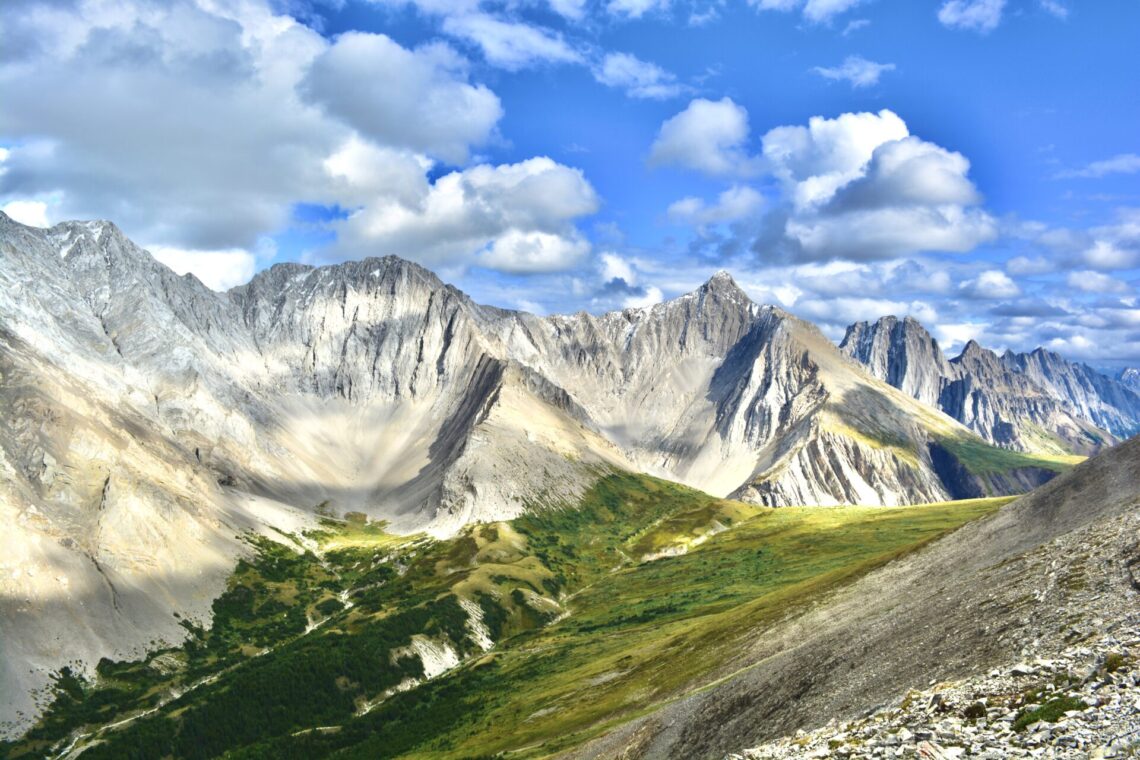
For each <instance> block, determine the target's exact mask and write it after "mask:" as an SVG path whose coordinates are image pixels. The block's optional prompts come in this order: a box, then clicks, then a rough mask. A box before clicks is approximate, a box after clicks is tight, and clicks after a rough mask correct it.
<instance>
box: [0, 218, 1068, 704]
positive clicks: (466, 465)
mask: <svg viewBox="0 0 1140 760" xmlns="http://www.w3.org/2000/svg"><path fill="white" fill-rule="evenodd" d="M1041 371H1042V372H1045V371H1047V370H1045V369H1042V370H1041ZM896 374H897V373H896ZM906 374H907V373H906V372H903V375H906ZM916 382H917V381H916ZM918 384H919V385H923V386H924V387H925V384H927V381H926V380H922V381H921V382H919V383H918ZM0 397H2V399H3V404H4V406H5V409H6V410H10V411H9V413H7V414H5V415H4V416H3V418H2V419H0V510H2V513H0V520H3V524H4V525H5V531H4V532H3V536H2V538H0V549H2V551H0V641H2V642H3V643H2V644H0V646H2V647H3V651H2V652H0V662H2V663H3V667H4V670H3V677H2V680H0V687H2V688H0V693H2V694H3V704H2V705H0V719H3V720H5V721H11V725H13V726H20V725H26V723H27V721H28V719H29V716H31V715H33V714H34V713H35V711H36V710H37V709H38V708H37V706H36V705H35V703H34V700H33V699H32V697H31V694H32V693H33V692H34V690H35V689H37V688H38V687H41V686H42V685H43V684H44V683H45V682H46V678H47V676H46V673H47V672H49V671H50V670H53V669H55V668H58V667H59V666H60V665H62V664H63V663H64V662H68V661H80V662H82V663H85V664H87V665H90V664H91V663H94V662H95V661H97V660H98V658H99V657H102V656H111V657H125V656H128V655H131V654H137V653H138V652H139V651H140V650H141V649H142V648H143V647H145V646H146V645H147V644H148V643H150V642H151V641H152V640H155V639H164V640H168V641H173V640H178V639H180V638H181V636H182V635H183V633H184V631H183V628H182V626H181V624H180V623H179V618H177V617H176V616H175V613H177V614H178V615H180V616H182V617H183V618H189V619H192V620H202V619H204V617H205V616H207V615H208V610H209V605H210V601H211V600H212V599H213V598H214V597H215V596H216V595H217V594H218V593H219V592H220V590H221V589H222V587H223V584H224V579H225V577H226V575H227V574H228V573H229V571H230V570H231V569H232V567H233V563H234V559H235V557H236V556H237V555H239V554H240V553H241V552H242V551H244V549H243V546H242V544H241V542H240V540H238V538H237V536H238V535H239V534H241V533H242V532H244V531H247V530H260V531H264V532H272V531H273V530H274V529H279V530H285V531H289V532H293V531H296V530H298V529H299V528H301V527H304V526H305V525H307V524H309V522H310V521H311V519H312V514H313V511H314V508H315V507H317V506H318V505H321V506H322V507H323V508H324V509H325V510H328V509H332V510H334V511H336V512H339V513H342V514H343V513H345V512H349V511H356V512H363V513H366V514H367V515H369V516H370V517H372V518H375V519H383V520H387V521H389V523H390V525H391V527H392V528H393V529H394V530H397V531H401V532H413V531H420V530H426V531H429V532H432V533H434V534H437V535H449V534H452V533H454V532H455V531H456V530H458V529H459V528H460V527H461V526H463V525H464V524H467V523H469V522H474V521H486V520H497V519H507V518H511V517H515V516H517V515H519V514H521V513H523V512H524V511H526V510H529V509H531V508H534V507H543V506H567V505H572V504H574V503H576V501H577V499H578V498H579V497H580V496H581V495H582V494H583V493H584V492H585V490H586V489H588V488H589V487H590V486H591V485H592V484H593V483H595V482H596V481H597V480H598V478H599V477H600V476H601V475H603V474H605V473H607V472H611V471H614V470H633V471H644V472H649V473H652V474H656V475H660V476H663V477H666V478H670V479H673V480H677V481H681V482H683V483H686V484H688V485H692V486H695V487H697V488H700V489H703V490H706V491H709V492H711V493H713V494H716V495H733V496H735V497H737V498H741V499H743V500H746V501H751V502H754V503H760V504H766V505H788V504H841V503H856V504H868V505H879V504H902V503H913V502H929V501H939V500H943V499H946V498H949V497H950V496H952V495H955V494H960V493H966V494H975V493H1006V492H1011V491H1020V490H1025V489H1026V488H1029V487H1031V486H1033V485H1035V484H1036V483H1039V482H1041V481H1042V480H1044V479H1046V478H1048V477H1050V476H1051V475H1052V474H1053V471H1054V470H1055V469H1056V467H1055V466H1053V467H1050V466H1049V463H1047V462H1046V463H1041V462H1037V461H1035V460H1032V459H1029V458H1024V457H1023V458H1020V459H1017V458H1014V459H1009V458H1008V457H1007V458H1001V457H999V458H997V459H994V458H993V450H992V449H990V448H989V447H987V446H986V445H985V444H984V443H983V441H982V440H981V439H979V438H977V437H976V436H975V435H974V434H972V433H970V432H969V431H968V430H967V429H966V428H965V427H963V426H962V425H960V424H958V423H957V422H955V421H954V420H952V419H950V418H949V417H947V416H946V415H943V414H941V413H940V412H938V411H937V410H935V409H933V408H931V407H929V406H927V405H925V404H922V403H920V402H919V401H916V400H915V399H914V398H912V396H911V395H910V394H909V393H904V392H902V391H900V390H897V389H896V388H894V387H891V385H890V384H888V383H887V382H883V381H882V380H880V379H877V378H876V377H874V376H873V375H872V374H871V373H869V372H867V371H865V370H864V369H863V368H862V367H861V366H860V365H858V364H856V363H855V362H852V361H850V360H849V359H848V358H847V357H845V356H843V355H842V354H841V353H840V352H839V351H838V350H837V349H836V347H835V346H834V345H833V344H832V343H830V342H829V341H828V340H827V339H826V338H825V337H824V336H823V335H822V334H821V333H820V332H819V331H818V330H817V329H816V328H815V327H813V326H812V325H810V324H807V323H805V322H802V321H800V320H798V319H796V318H794V317H792V316H790V315H788V314H786V313H784V312H782V311H780V310H779V309H776V308H773V307H768V306H759V305H757V304H754V303H752V302H751V301H750V300H749V299H748V297H747V296H746V295H745V294H744V293H743V292H742V291H741V290H740V289H739V288H738V287H737V286H736V284H735V283H734V282H733V281H732V278H731V277H729V276H728V275H727V274H723V273H722V274H718V275H716V276H714V277H713V278H712V279H711V280H709V281H708V282H707V283H706V284H704V285H703V286H701V287H700V288H698V289H697V290H696V291H694V292H692V293H690V294H688V295H685V296H682V297H680V298H678V299H675V300H673V301H670V302H667V303H663V304H658V305H656V306H653V307H651V308H645V309H630V310H626V311H622V312H614V313H610V314H605V315H602V316H591V315H588V314H584V313H583V314H576V315H572V316H555V317H550V318H539V317H535V316H532V315H529V314H524V313H515V312H509V311H503V310H500V309H494V308H489V307H484V306H480V305H478V304H475V303H474V302H472V301H471V300H470V299H469V298H468V297H467V296H465V295H464V294H463V293H461V292H459V291H458V290H456V289H454V288H452V287H450V286H447V285H445V284H443V283H442V282H441V281H440V280H439V279H438V278H436V277H435V276H434V275H433V274H432V273H430V272H428V271H427V270H425V269H423V268H421V267H419V266H416V265H414V264H411V263H409V262H407V261H404V260H401V259H398V258H394V257H388V258H384V259H367V260H364V261H359V262H348V263H345V264H341V265H337V266H329V267H322V268H314V267H309V266H302V265H297V264H283V265H278V266H274V267H272V268H271V269H269V270H267V271H264V272H262V273H260V274H258V275H257V276H256V277H255V278H254V279H253V281H252V282H250V283H249V284H247V285H245V286H242V287H240V288H235V289H234V290H231V291H229V292H228V293H215V292H213V291H211V290H209V289H208V288H206V287H205V286H203V285H202V284H201V283H200V282H199V281H198V280H196V279H195V278H193V277H192V276H185V277H179V276H177V275H175V274H174V273H172V272H171V271H170V270H169V269H167V268H166V267H165V266H163V265H161V264H159V263H157V262H156V261H155V260H154V259H153V258H152V257H151V256H150V255H149V254H148V253H147V252H146V251H144V250H142V249H140V248H138V247H137V246H135V245H134V244H133V243H132V242H131V241H130V240H128V239H127V238H126V237H125V236H124V235H123V234H122V233H121V232H120V231H119V230H118V229H117V228H116V227H115V226H114V225H112V224H110V223H107V222H69V223H64V224H60V225H57V226H55V227H53V228H51V229H48V230H41V229H36V228H30V227H25V226H23V225H20V224H17V223H15V222H13V221H12V220H10V219H8V218H7V217H5V216H3V215H2V214H0ZM998 453H999V454H1001V453H1004V452H998ZM1042 464H1044V466H1041V465H1042Z"/></svg>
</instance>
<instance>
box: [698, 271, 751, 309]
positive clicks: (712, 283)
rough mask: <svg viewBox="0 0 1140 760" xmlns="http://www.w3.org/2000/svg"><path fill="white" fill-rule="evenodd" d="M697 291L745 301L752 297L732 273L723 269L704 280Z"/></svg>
mask: <svg viewBox="0 0 1140 760" xmlns="http://www.w3.org/2000/svg"><path fill="white" fill-rule="evenodd" d="M697 292H698V293H714V294H716V295H718V296H720V297H722V298H732V299H735V300H741V301H745V302H747V303H751V302H752V299H751V298H749V297H748V294H747V293H745V292H744V289H743V288H741V287H740V286H739V285H738V284H737V283H736V280H734V279H733V277H732V275H731V274H729V273H728V272H727V271H725V270H724V269H721V270H719V271H718V272H716V273H715V274H714V275H713V276H712V277H710V278H709V279H708V280H706V281H705V283H704V284H703V285H701V286H700V288H698V289H697Z"/></svg>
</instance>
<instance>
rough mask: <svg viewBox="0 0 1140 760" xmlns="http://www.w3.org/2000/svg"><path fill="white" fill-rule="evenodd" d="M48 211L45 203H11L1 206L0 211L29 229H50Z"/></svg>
mask: <svg viewBox="0 0 1140 760" xmlns="http://www.w3.org/2000/svg"><path fill="white" fill-rule="evenodd" d="M47 209H48V204H47V203H46V202H44V201H10V202H8V203H5V204H4V205H3V206H0V211H3V212H4V213H5V214H7V215H8V216H10V217H12V218H13V219H15V220H16V221H17V222H19V223H20V224H26V225H28V226H29V227H50V226H51V223H50V222H49V221H48V213H47Z"/></svg>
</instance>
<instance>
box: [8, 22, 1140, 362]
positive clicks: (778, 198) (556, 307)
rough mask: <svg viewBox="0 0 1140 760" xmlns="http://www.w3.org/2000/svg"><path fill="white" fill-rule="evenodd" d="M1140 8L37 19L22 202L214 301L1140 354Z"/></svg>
mask: <svg viewBox="0 0 1140 760" xmlns="http://www.w3.org/2000/svg"><path fill="white" fill-rule="evenodd" d="M1138 38H1140V3H1136V2H1131V1H1129V2H1125V1H1124V0H1119V1H1118V2H1096V3H1080V4H1078V3H1076V2H1075V1H1074V0H1004V1H1003V0H930V1H929V2H928V1H926V0H907V1H906V2H903V1H902V0H897V1H892V0H864V1H862V2H860V1H859V0H751V1H750V2H745V1H744V0H741V1H740V2H731V1H730V0H724V1H723V2H717V1H713V2H706V1H703V0H702V1H700V2H688V1H687V0H600V1H594V0H510V1H509V2H489V1H484V0H446V1H445V0H413V1H411V2H404V1H403V0H380V1H368V0H344V1H343V2H316V3H312V2H302V0H278V1H277V2H271V1H270V0H241V1H240V2H213V1H208V0H198V1H197V2H192V1H191V0H180V1H177V2H149V1H148V0H117V1H116V2H109V1H108V0H39V1H38V2H30V1H28V0H8V1H7V2H5V3H4V5H3V6H2V7H0V207H2V208H4V209H5V210H6V211H7V212H8V213H9V214H11V215H13V216H14V217H16V218H18V219H20V220H22V221H25V222H27V223H33V224H39V225H45V224H51V223H54V222H57V221H61V220H63V219H69V218H89V217H100V218H110V219H112V220H114V221H116V222H117V223H118V224H119V225H120V226H121V227H123V229H124V230H125V231H126V232H127V233H128V234H129V235H131V236H132V237H134V238H135V239H136V240H138V241H139V242H140V243H142V244H143V245H145V246H147V247H148V248H150V249H151V250H152V251H153V252H154V253H155V254H156V255H157V256H158V257H159V258H160V259H162V260H163V261H165V262H167V263H168V264H170V265H171V266H172V267H174V268H175V269H176V270H178V271H192V272H194V273H195V274H196V275H198V276H199V277H200V278H201V279H202V280H203V281H204V282H206V283H207V284H210V285H211V286H213V287H217V288H225V287H229V286H232V285H234V284H238V283H240V282H243V281H245V280H246V279H248V277H249V276H251V275H252V273H253V272H254V271H256V270H258V269H260V268H263V267H265V266H268V265H270V264H272V263H274V262H276V261H282V260H301V261H307V262H311V263H326V262H334V261H338V260H344V259H347V258H359V257H362V256H368V255H384V254H389V253H393V254H398V255H401V256H404V257H406V258H410V259H413V260H416V261H419V262H421V263H423V264H425V265H426V266H428V267H430V268H432V269H433V270H435V271H437V272H438V273H440V275H441V276H443V277H444V278H445V279H446V280H448V281H450V282H453V283H455V284H456V285H458V286H459V287H461V288H463V289H464V290H466V291H468V292H469V293H471V294H472V295H473V296H474V297H476V298H477V299H478V300H480V301H483V302H487V303H493V304H496V305H499V306H504V307H510V308H525V309H528V310H531V311H536V312H557V311H572V310H577V309H587V310H590V311H594V312H598V311H602V310H606V309H612V308H622V307H632V306H641V305H647V304H650V303H653V302H655V301H657V300H660V299H662V298H669V297H672V296H675V295H677V294H679V293H682V292H685V291H687V290H689V289H691V288H692V287H694V286H696V285H697V284H699V283H700V282H701V281H703V280H704V279H705V278H707V277H708V276H709V275H710V274H711V273H712V272H714V271H716V270H717V269H721V268H725V269H728V270H729V271H730V272H732V273H733V275H734V276H735V277H736V278H737V280H738V281H739V282H740V283H741V285H742V286H743V287H744V288H745V289H746V290H747V291H749V293H750V294H752V296H753V297H754V298H755V299H756V300H758V301H763V302H771V303H776V304H778V305H781V306H783V307H784V308H787V309H788V310H790V311H792V312H793V313H796V314H799V315H801V316H803V317H805V318H808V319H811V320H812V321H814V322H816V323H817V324H819V325H820V326H821V327H822V328H823V329H824V330H825V332H827V333H828V334H829V335H831V336H832V337H833V338H838V337H840V336H841V335H842V332H843V329H844V327H845V326H846V325H847V324H849V323H850V322H852V321H855V320H858V319H874V318H876V317H878V316H880V315H883V314H887V313H895V314H900V315H901V314H912V315H913V316H915V317H917V318H919V319H920V320H921V321H923V322H924V323H925V324H927V326H928V327H929V328H930V329H931V331H932V332H934V334H935V335H936V336H937V337H938V338H939V339H940V340H941V341H942V343H943V344H944V345H945V346H946V347H947V348H948V349H949V350H950V351H951V352H953V351H954V350H955V349H956V348H958V347H960V346H961V345H962V344H963V343H964V341H966V340H968V339H970V338H977V339H979V340H980V341H981V342H982V343H984V344H986V345H989V346H992V347H994V348H999V349H1004V348H1013V349H1015V350H1027V349H1031V348H1034V347H1036V346H1038V345H1044V346H1046V347H1048V348H1052V349H1054V350H1058V351H1060V352H1062V353H1064V354H1066V355H1069V356H1071V357H1073V358H1080V359H1085V360H1087V361H1090V362H1092V363H1094V364H1096V365H1098V366H1104V367H1115V366H1121V365H1125V364H1140V302H1138V300H1137V295H1138V294H1137V282H1138V279H1140V268H1138V267H1140V144H1138V142H1140V97H1137V94H1138V93H1140V67H1138V66H1136V65H1135V64H1134V60H1133V59H1134V46H1135V40H1136V39H1138Z"/></svg>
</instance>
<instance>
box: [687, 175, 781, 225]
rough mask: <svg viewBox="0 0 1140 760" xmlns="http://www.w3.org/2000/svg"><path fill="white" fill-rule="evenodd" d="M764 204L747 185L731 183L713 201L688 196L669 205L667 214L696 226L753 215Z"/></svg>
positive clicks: (732, 220) (762, 198)
mask: <svg viewBox="0 0 1140 760" xmlns="http://www.w3.org/2000/svg"><path fill="white" fill-rule="evenodd" d="M763 205H764V196H763V195H761V194H760V193H759V192H757V191H756V190H754V189H752V188H751V187H748V186H747V185H733V186H732V187H730V188H728V189H727V190H725V191H724V192H722V193H721V194H720V195H719V196H717V199H716V202H715V203H711V204H710V203H705V201H704V200H702V199H700V198H697V197H695V196H688V197H686V198H682V199H681V200H679V201H676V202H675V203H673V204H671V205H670V206H669V211H668V213H669V216H670V217H671V218H672V219H674V220H676V221H681V222H686V223H688V224H692V225H695V226H698V227H703V226H707V225H711V224H724V223H727V222H734V221H737V220H738V219H744V218H746V217H752V216H755V215H756V213H757V212H758V211H759V210H760V208H761V207H762V206H763Z"/></svg>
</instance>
